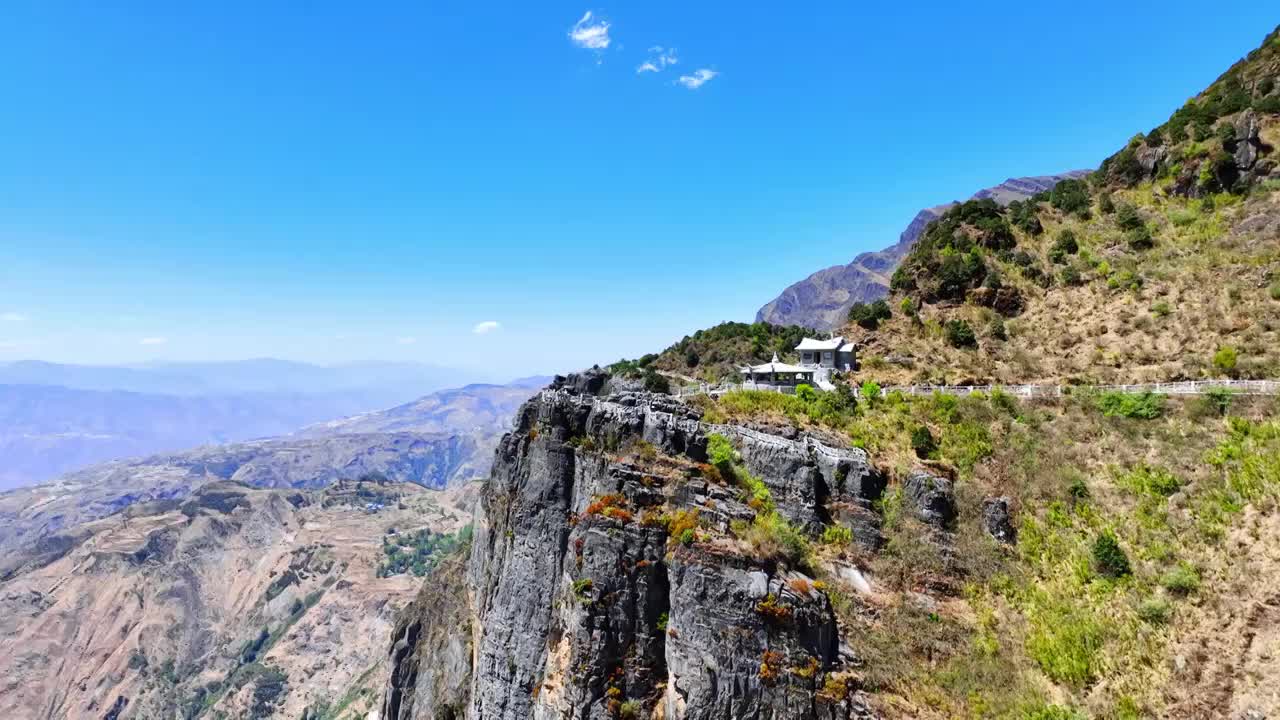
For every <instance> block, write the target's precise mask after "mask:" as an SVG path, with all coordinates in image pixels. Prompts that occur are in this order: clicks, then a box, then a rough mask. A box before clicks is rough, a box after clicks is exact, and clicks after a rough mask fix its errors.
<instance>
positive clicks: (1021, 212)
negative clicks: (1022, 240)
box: [1009, 200, 1044, 235]
mask: <svg viewBox="0 0 1280 720" xmlns="http://www.w3.org/2000/svg"><path fill="white" fill-rule="evenodd" d="M1038 210H1039V203H1037V202H1036V201H1035V200H1015V201H1013V202H1011V203H1009V220H1010V222H1012V223H1013V225H1014V226H1015V227H1017V228H1018V229H1019V230H1022V231H1023V232H1025V233H1027V234H1028V235H1039V234H1040V233H1041V232H1044V226H1043V225H1041V224H1040V216H1039V213H1038Z"/></svg>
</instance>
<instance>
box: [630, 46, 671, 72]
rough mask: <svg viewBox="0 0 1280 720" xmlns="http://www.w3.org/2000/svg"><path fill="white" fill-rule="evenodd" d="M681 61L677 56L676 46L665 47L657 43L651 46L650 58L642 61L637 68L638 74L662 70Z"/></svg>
mask: <svg viewBox="0 0 1280 720" xmlns="http://www.w3.org/2000/svg"><path fill="white" fill-rule="evenodd" d="M678 62H680V60H679V58H677V57H676V49H675V48H664V47H662V46H661V45H655V46H653V47H651V48H649V58H648V59H647V60H645V61H644V62H642V63H640V66H639V67H637V68H636V74H637V75H643V74H644V73H647V72H654V73H656V72H662V71H663V70H664V69H666V68H667V67H669V66H671V65H675V64H676V63H678Z"/></svg>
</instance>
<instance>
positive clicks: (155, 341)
mask: <svg viewBox="0 0 1280 720" xmlns="http://www.w3.org/2000/svg"><path fill="white" fill-rule="evenodd" d="M168 342H169V338H162V337H144V338H142V339H141V340H139V341H138V344H139V345H165V344H167V343H168Z"/></svg>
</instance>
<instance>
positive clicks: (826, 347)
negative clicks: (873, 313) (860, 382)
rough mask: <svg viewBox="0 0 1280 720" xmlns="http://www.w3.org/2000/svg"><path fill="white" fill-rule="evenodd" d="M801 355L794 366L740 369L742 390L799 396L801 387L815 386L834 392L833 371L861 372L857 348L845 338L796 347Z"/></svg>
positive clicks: (807, 341)
mask: <svg viewBox="0 0 1280 720" xmlns="http://www.w3.org/2000/svg"><path fill="white" fill-rule="evenodd" d="M796 352H797V353H799V355H800V363H799V364H798V365H792V364H790V363H784V362H781V361H779V360H778V354H777V353H774V354H773V360H771V361H769V362H767V363H764V364H763V365H748V366H746V367H743V368H740V372H741V373H742V387H743V388H746V389H748V390H776V391H778V392H795V389H796V386H797V385H804V384H807V385H814V386H816V387H819V388H822V389H823V390H832V389H834V388H835V386H834V385H833V384H832V383H831V373H832V372H833V371H841V372H852V371H854V370H856V369H858V356H857V346H855V345H854V344H853V343H852V342H846V341H845V339H844V338H842V337H833V338H830V339H827V340H818V339H817V338H805V339H804V340H801V341H800V344H799V345H797V346H796Z"/></svg>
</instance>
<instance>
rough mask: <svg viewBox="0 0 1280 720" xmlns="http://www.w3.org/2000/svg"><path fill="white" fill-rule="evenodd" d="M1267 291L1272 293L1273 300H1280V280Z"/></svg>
mask: <svg viewBox="0 0 1280 720" xmlns="http://www.w3.org/2000/svg"><path fill="white" fill-rule="evenodd" d="M1267 293H1268V294H1269V295H1271V299H1272V300H1280V282H1278V283H1275V284H1273V285H1272V286H1271V287H1270V289H1268V290H1267Z"/></svg>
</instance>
